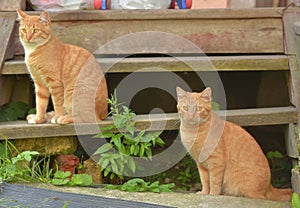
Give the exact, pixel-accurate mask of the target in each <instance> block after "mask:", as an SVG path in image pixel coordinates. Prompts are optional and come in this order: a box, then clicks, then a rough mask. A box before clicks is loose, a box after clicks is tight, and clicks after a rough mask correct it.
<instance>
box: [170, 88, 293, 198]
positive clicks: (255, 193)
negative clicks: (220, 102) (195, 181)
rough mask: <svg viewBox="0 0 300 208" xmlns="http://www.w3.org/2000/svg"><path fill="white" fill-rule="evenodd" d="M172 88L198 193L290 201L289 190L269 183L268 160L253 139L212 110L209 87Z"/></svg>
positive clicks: (182, 139)
mask: <svg viewBox="0 0 300 208" xmlns="http://www.w3.org/2000/svg"><path fill="white" fill-rule="evenodd" d="M176 91H177V98H178V105H177V108H178V115H179V118H180V136H181V141H182V143H183V145H184V146H185V148H186V149H187V150H188V152H189V154H190V155H191V156H192V158H193V159H194V160H195V162H196V164H197V166H198V170H199V174H200V179H201V183H202V191H201V192H199V194H211V195H220V194H224V195H231V196H243V197H248V198H257V199H269V200H275V201H288V200H291V196H292V190H291V189H276V188H274V187H273V186H272V184H271V171H270V168H269V163H268V160H267V158H266V157H265V155H264V153H263V151H262V150H261V148H260V146H259V145H258V144H257V142H256V141H255V139H254V138H253V137H252V136H251V135H250V134H249V133H248V132H247V131H246V130H244V129H243V128H242V127H240V126H238V125H236V124H234V123H231V122H228V121H225V120H223V119H221V118H220V117H219V116H218V115H217V114H216V113H214V112H213V110H212V107H211V100H212V98H211V88H206V89H205V90H203V91H202V92H200V93H189V92H186V91H184V90H182V89H181V88H179V87H177V89H176Z"/></svg>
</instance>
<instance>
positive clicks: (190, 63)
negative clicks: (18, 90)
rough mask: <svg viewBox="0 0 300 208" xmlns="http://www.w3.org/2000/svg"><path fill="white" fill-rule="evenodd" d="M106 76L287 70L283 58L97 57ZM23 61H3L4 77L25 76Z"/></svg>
mask: <svg viewBox="0 0 300 208" xmlns="http://www.w3.org/2000/svg"><path fill="white" fill-rule="evenodd" d="M97 60H98V62H99V63H100V65H101V66H102V68H103V71H105V72H107V73H130V72H165V71H172V72H189V71H215V70H216V71H265V70H272V71H274V70H289V60H288V57H287V56H285V55H260V56H209V57H201V56H194V57H176V56H175V57H150V58H126V59H121V58H119V59H118V58H98V59H97ZM27 73H28V72H27V70H26V65H25V63H24V61H23V60H12V61H7V62H5V66H4V69H3V72H2V74H3V75H16V74H27Z"/></svg>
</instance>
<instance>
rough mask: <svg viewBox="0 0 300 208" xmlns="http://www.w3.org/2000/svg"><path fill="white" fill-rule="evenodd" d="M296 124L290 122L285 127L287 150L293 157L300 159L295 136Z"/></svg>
mask: <svg viewBox="0 0 300 208" xmlns="http://www.w3.org/2000/svg"><path fill="white" fill-rule="evenodd" d="M295 128H296V125H295V124H289V125H287V126H286V127H285V130H284V131H285V132H284V134H285V136H284V137H285V146H286V152H287V155H288V156H289V157H291V158H295V159H298V158H299V152H298V149H297V148H298V145H299V144H298V145H297V142H296V137H295Z"/></svg>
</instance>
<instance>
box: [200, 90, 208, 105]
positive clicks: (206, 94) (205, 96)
mask: <svg viewBox="0 0 300 208" xmlns="http://www.w3.org/2000/svg"><path fill="white" fill-rule="evenodd" d="M200 98H201V100H203V101H204V102H211V88H210V87H207V88H206V89H205V90H203V91H202V93H201V97H200Z"/></svg>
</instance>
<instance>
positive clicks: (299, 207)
mask: <svg viewBox="0 0 300 208" xmlns="http://www.w3.org/2000/svg"><path fill="white" fill-rule="evenodd" d="M292 208H300V199H299V195H298V194H297V193H296V192H294V193H293V195H292Z"/></svg>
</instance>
